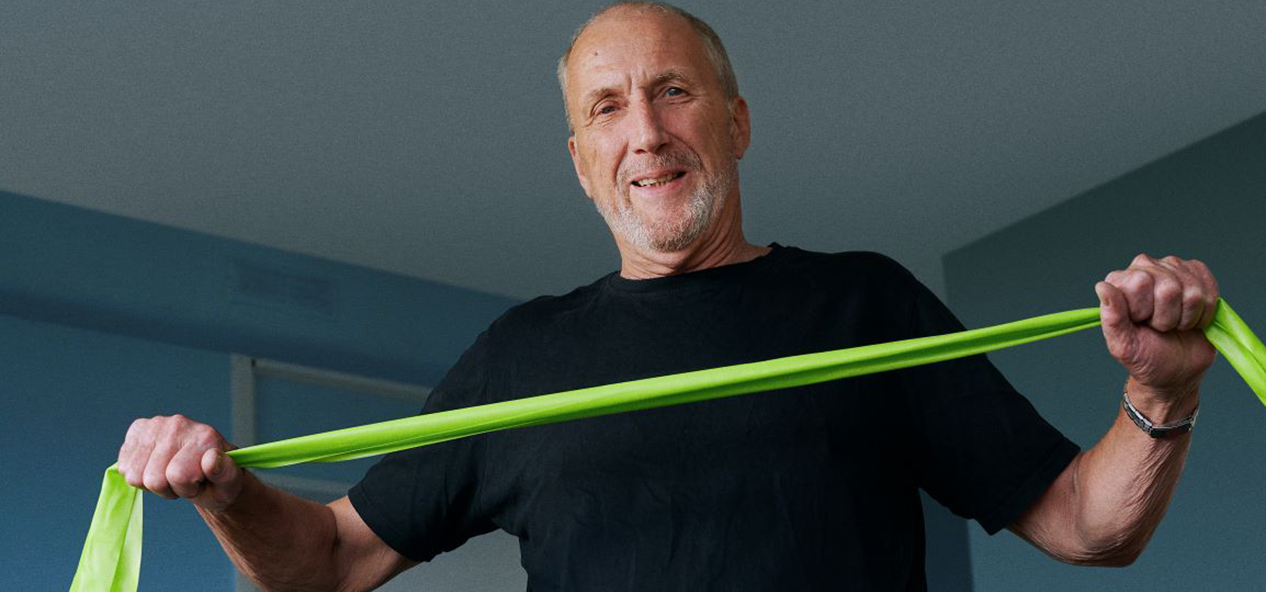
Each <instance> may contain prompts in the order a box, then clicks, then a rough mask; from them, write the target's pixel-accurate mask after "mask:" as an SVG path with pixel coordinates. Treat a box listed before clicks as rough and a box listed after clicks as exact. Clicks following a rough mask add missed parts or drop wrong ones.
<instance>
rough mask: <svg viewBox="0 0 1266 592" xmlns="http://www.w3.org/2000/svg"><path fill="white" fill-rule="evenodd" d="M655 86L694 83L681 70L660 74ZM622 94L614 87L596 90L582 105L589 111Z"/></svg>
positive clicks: (585, 98)
mask: <svg viewBox="0 0 1266 592" xmlns="http://www.w3.org/2000/svg"><path fill="white" fill-rule="evenodd" d="M654 81H655V86H659V85H661V84H663V83H665V82H692V80H691V78H690V77H689V76H686V75H685V74H683V73H682V72H681V71H680V70H668V71H666V72H664V73H663V74H659V75H657V76H655V78H654ZM618 94H620V89H619V88H617V87H614V86H604V87H601V88H595V89H593V90H591V91H589V92H587V93H585V95H584V96H583V97H581V101H580V104H581V105H582V106H583V107H585V108H586V109H588V108H589V107H592V106H593V104H594V103H597V102H598V101H600V100H602V99H605V98H607V97H610V96H613V95H618Z"/></svg>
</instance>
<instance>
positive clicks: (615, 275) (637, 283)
mask: <svg viewBox="0 0 1266 592" xmlns="http://www.w3.org/2000/svg"><path fill="white" fill-rule="evenodd" d="M768 246H769V248H770V250H769V252H768V253H765V254H764V255H761V256H759V257H756V258H755V259H751V260H748V261H744V262H742V263H731V264H729V265H719V266H717V267H709V268H707V269H701V270H699V271H691V272H688V273H681V274H676V275H668V276H663V277H656V278H648V279H641V280H632V279H628V278H625V277H621V276H620V272H619V271H614V272H611V274H609V275H608V276H607V277H606V278H604V280H605V281H604V282H603V283H604V285H605V286H606V287H607V288H608V289H610V290H613V291H616V292H627V293H649V292H664V291H676V290H680V289H687V288H691V287H694V286H707V285H713V284H714V282H717V281H724V280H726V279H729V278H737V277H743V276H746V275H749V274H752V273H757V272H759V271H761V270H763V269H765V268H767V267H768V266H769V265H771V264H774V263H777V261H778V260H779V259H782V258H783V257H784V256H785V255H786V254H787V252H788V250H789V247H784V246H783V245H780V244H778V243H769V245H768Z"/></svg>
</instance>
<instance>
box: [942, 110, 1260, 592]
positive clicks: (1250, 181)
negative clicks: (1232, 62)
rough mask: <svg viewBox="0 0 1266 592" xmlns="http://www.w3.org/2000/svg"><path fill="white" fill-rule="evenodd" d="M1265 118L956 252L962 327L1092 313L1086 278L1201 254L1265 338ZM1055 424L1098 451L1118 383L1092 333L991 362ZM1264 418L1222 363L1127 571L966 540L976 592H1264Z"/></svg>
mask: <svg viewBox="0 0 1266 592" xmlns="http://www.w3.org/2000/svg"><path fill="white" fill-rule="evenodd" d="M1264 223H1266V114H1263V115H1260V116H1257V117H1255V118H1253V119H1250V120H1248V121H1246V122H1244V123H1242V124H1240V125H1237V126H1235V127H1233V128H1231V129H1229V130H1226V131H1224V132H1222V133H1219V134H1217V135H1215V136H1213V137H1211V138H1209V139H1206V140H1204V141H1201V142H1199V143H1197V144H1194V145H1192V146H1190V147H1188V148H1186V149H1184V150H1181V151H1179V152H1177V153H1175V154H1173V155H1170V156H1168V157H1166V158H1163V159H1161V160H1159V161H1156V162H1154V163H1152V164H1149V165H1147V166H1146V167H1143V168H1142V169H1140V170H1138V171H1135V172H1134V173H1131V174H1129V175H1126V176H1124V177H1122V178H1120V179H1117V180H1114V181H1112V182H1110V183H1107V184H1105V185H1103V186H1101V187H1098V188H1095V189H1093V190H1091V191H1088V192H1086V193H1085V194H1083V195H1080V196H1077V197H1075V198H1073V199H1071V200H1069V201H1067V202H1065V203H1063V204H1061V205H1059V206H1057V207H1055V208H1052V209H1050V210H1048V211H1045V212H1043V213H1041V214H1039V215H1036V216H1033V217H1031V218H1029V219H1026V220H1024V221H1023V222H1020V223H1018V224H1015V225H1014V226H1011V227H1009V228H1006V229H1004V230H1002V231H1000V232H998V233H995V234H993V235H991V236H988V237H986V238H984V239H981V240H979V241H977V242H975V243H972V244H970V245H968V246H966V247H964V248H962V249H960V250H957V251H955V252H953V253H950V254H949V255H948V256H947V257H946V258H945V270H946V287H947V291H948V294H949V301H950V303H951V305H952V306H953V307H954V309H955V311H956V312H958V314H959V315H960V316H961V317H962V318H963V321H964V323H966V324H967V325H968V326H969V327H970V326H977V327H978V326H983V325H988V324H994V323H999V322H1004V321H1009V320H1015V319H1019V318H1023V317H1028V316H1033V315H1037V314H1041V313H1045V312H1054V311H1059V310H1068V309H1072V308H1079V307H1084V306H1094V305H1096V304H1097V302H1098V301H1097V299H1096V297H1095V294H1094V290H1093V286H1094V284H1095V282H1097V281H1099V280H1101V279H1103V276H1104V275H1105V274H1106V273H1107V272H1108V271H1110V270H1112V269H1117V268H1121V267H1124V266H1126V265H1128V264H1129V262H1130V260H1131V259H1132V258H1133V257H1134V256H1135V255H1136V254H1138V253H1139V252H1147V253H1149V254H1153V255H1158V256H1159V255H1161V254H1171V253H1172V254H1176V255H1179V256H1184V257H1195V258H1198V259H1201V260H1203V261H1205V262H1206V263H1208V264H1209V266H1210V267H1211V268H1212V269H1213V271H1214V273H1215V274H1216V275H1217V276H1218V279H1219V281H1220V283H1221V287H1222V292H1223V294H1224V295H1226V298H1227V300H1228V301H1230V302H1231V303H1232V304H1233V305H1234V306H1235V308H1236V310H1237V312H1239V313H1240V314H1241V316H1243V317H1244V319H1245V320H1246V321H1248V323H1249V325H1250V326H1253V327H1254V328H1255V329H1256V330H1257V332H1258V333H1259V334H1263V333H1266V266H1263V261H1266V243H1264V242H1263V240H1262V236H1263V233H1262V228H1263V224H1264ZM991 358H992V359H994V361H995V362H996V363H997V364H998V365H999V366H1000V367H1001V368H1002V369H1003V371H1004V372H1005V373H1006V374H1007V376H1008V377H1009V378H1010V379H1011V380H1012V381H1013V382H1014V383H1015V384H1016V386H1017V387H1019V388H1020V390H1021V391H1022V392H1024V393H1026V394H1027V395H1028V396H1029V398H1030V399H1032V400H1033V402H1034V404H1035V405H1036V406H1037V408H1038V409H1039V410H1040V411H1041V412H1042V414H1043V415H1044V416H1046V417H1047V418H1048V419H1049V420H1050V421H1051V423H1053V424H1054V425H1055V426H1056V427H1058V428H1060V429H1062V430H1064V432H1065V433H1066V434H1068V435H1069V436H1070V437H1071V438H1073V440H1075V441H1077V442H1078V443H1079V444H1081V445H1082V446H1083V447H1089V446H1091V445H1093V444H1094V443H1095V442H1096V441H1097V440H1098V439H1099V437H1100V436H1101V435H1102V434H1103V432H1104V431H1105V430H1106V429H1107V427H1108V425H1109V424H1110V423H1111V421H1112V419H1113V417H1114V416H1115V415H1116V412H1117V408H1118V405H1119V401H1120V391H1121V386H1122V384H1123V383H1124V381H1125V373H1124V371H1123V370H1121V368H1120V367H1119V366H1118V365H1117V364H1116V362H1115V361H1114V360H1113V359H1112V358H1111V357H1110V356H1108V354H1107V352H1106V350H1105V348H1104V346H1103V338H1102V335H1101V334H1100V333H1099V332H1097V331H1091V332H1085V333H1082V334H1077V335H1073V336H1067V337H1061V338H1059V339H1057V340H1054V341H1051V342H1044V343H1041V344H1034V345H1029V346H1025V347H1023V348H1019V349H1016V350H1007V351H1004V352H998V353H996V354H991ZM1263 426H1266V409H1263V407H1262V404H1261V403H1260V402H1258V400H1257V399H1256V398H1255V397H1254V396H1253V394H1252V391H1250V390H1249V389H1248V387H1246V386H1245V385H1244V384H1243V383H1242V382H1241V381H1240V380H1239V378H1238V377H1237V376H1236V375H1235V374H1234V371H1233V370H1231V368H1230V367H1229V365H1227V364H1226V363H1225V362H1224V361H1220V362H1219V363H1217V364H1215V366H1214V367H1213V369H1212V370H1211V371H1210V372H1209V374H1208V377H1207V379H1206V381H1205V386H1204V389H1203V395H1202V403H1201V409H1200V422H1199V425H1198V426H1197V427H1196V431H1195V433H1194V434H1193V440H1192V448H1191V454H1190V456H1189V458H1188V460H1187V468H1186V471H1185V472H1184V475H1183V479H1182V482H1181V484H1180V485H1179V488H1178V492H1177V495H1176V497H1175V499H1174V501H1173V503H1172V504H1171V505H1170V509H1169V513H1168V516H1167V517H1166V518H1165V520H1164V522H1163V523H1162V524H1161V526H1160V528H1159V530H1158V531H1157V532H1156V535H1155V537H1154V538H1153V540H1152V542H1151V544H1150V545H1149V547H1148V549H1147V551H1146V552H1145V553H1144V554H1143V556H1142V558H1140V559H1139V561H1138V562H1137V563H1135V565H1133V566H1131V567H1129V568H1126V569H1105V568H1078V567H1070V566H1064V565H1062V564H1058V563H1056V562H1054V561H1053V560H1050V559H1048V558H1046V557H1045V556H1043V555H1041V554H1040V553H1039V552H1038V551H1036V550H1034V549H1032V548H1031V547H1029V546H1028V545H1027V544H1025V543H1023V542H1021V541H1020V540H1019V539H1018V538H1017V537H1014V536H1012V535H1010V534H1000V535H998V536H995V537H992V538H990V537H987V536H985V535H984V534H983V533H982V532H981V531H979V530H978V529H974V530H973V531H972V537H971V539H972V544H971V549H972V560H973V572H974V576H975V582H976V589H977V590H979V591H981V592H992V591H995V590H998V591H1002V590H1007V591H1015V590H1051V589H1054V590H1140V591H1141V590H1147V591H1153V592H1154V591H1158V590H1176V591H1177V590H1182V591H1187V590H1262V589H1266V562H1263V561H1262V559H1261V558H1262V549H1264V548H1266V534H1263V526H1266V506H1263V505H1262V504H1261V503H1260V501H1261V492H1262V491H1263V489H1264V488H1266V456H1263V455H1262V454H1260V451H1261V450H1263V449H1266V429H1263Z"/></svg>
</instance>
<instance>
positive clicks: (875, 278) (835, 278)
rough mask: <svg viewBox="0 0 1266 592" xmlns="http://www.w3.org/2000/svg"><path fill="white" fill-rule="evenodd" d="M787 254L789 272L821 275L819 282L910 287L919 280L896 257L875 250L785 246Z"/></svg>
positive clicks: (783, 264)
mask: <svg viewBox="0 0 1266 592" xmlns="http://www.w3.org/2000/svg"><path fill="white" fill-rule="evenodd" d="M783 250H784V251H786V253H787V255H786V256H785V257H783V258H782V260H781V261H780V263H781V265H780V266H779V267H780V269H781V270H782V271H783V272H785V273H790V274H801V275H807V276H812V277H816V278H818V280H819V281H826V282H835V283H841V284H847V285H850V286H853V287H879V286H900V287H907V288H908V287H910V286H911V285H912V284H916V283H917V280H916V279H915V278H914V276H913V275H912V274H911V273H910V271H909V270H907V269H906V268H905V267H904V266H903V265H901V264H900V263H898V262H897V261H896V260H895V259H893V258H891V257H889V256H887V255H884V254H883V253H877V252H874V251H841V252H835V253H825V252H818V251H807V250H804V249H799V248H796V247H783Z"/></svg>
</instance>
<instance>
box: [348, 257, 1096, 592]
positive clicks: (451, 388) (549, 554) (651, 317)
mask: <svg viewBox="0 0 1266 592" xmlns="http://www.w3.org/2000/svg"><path fill="white" fill-rule="evenodd" d="M959 330H962V326H961V325H960V324H959V322H958V321H957V320H955V319H954V317H953V316H952V315H951V314H950V313H949V311H948V310H946V308H945V307H944V306H943V305H942V304H941V303H940V301H938V300H937V299H936V298H935V297H934V296H933V295H932V294H931V293H930V292H929V291H928V290H927V289H926V288H924V287H923V286H922V285H921V284H919V283H918V282H917V281H916V280H915V279H914V278H913V277H912V276H911V275H910V274H909V273H908V272H906V271H905V270H904V269H903V268H901V267H900V266H899V265H897V264H896V263H894V262H893V261H891V260H889V259H887V258H885V257H883V256H880V255H876V254H874V253H842V254H835V255H827V254H818V253H810V252H806V251H802V250H799V249H795V248H791V247H781V246H778V245H774V249H773V251H772V252H771V253H769V254H768V255H766V256H764V257H760V258H758V259H756V260H753V261H751V262H747V263H741V264H736V265H729V266H724V267H718V268H713V269H708V270H704V271H700V272H695V273H690V274H685V275H680V276H671V277H665V278H657V279H650V280H626V279H623V278H621V277H619V276H618V274H611V275H609V276H606V277H604V278H602V279H600V280H598V281H597V282H595V283H593V284H591V285H588V286H585V287H582V288H579V289H577V290H575V291H573V292H571V293H570V294H567V295H565V296H560V297H544V298H538V299H536V300H532V301H531V302H528V303H526V304H523V305H521V306H518V307H515V308H514V309H512V310H510V311H509V312H507V313H506V314H505V315H504V316H503V317H501V318H500V319H498V320H497V321H496V322H494V323H493V324H492V326H490V327H489V328H488V330H487V331H485V332H484V333H483V334H481V335H480V336H479V337H478V339H477V340H476V342H475V344H474V345H473V346H472V347H471V348H470V349H469V350H468V351H467V352H466V353H465V354H464V355H463V356H462V358H461V360H460V361H459V362H458V363H457V365H456V366H454V367H453V369H452V370H451V371H450V372H449V374H448V375H447V376H446V377H445V378H444V380H443V381H441V383H440V384H439V385H438V386H437V387H436V389H435V391H434V392H433V393H432V394H431V397H430V399H429V400H428V401H427V403H426V405H425V407H424V409H423V413H430V412H436V411H442V410H447V409H454V408H459V407H467V406H471V405H479V404H483V403H491V402H496V401H502V400H507V399H514V398H520V397H526V396H531V395H538V394H546V393H552V392H557V391H564V390H569V389H575V388H581V387H586V386H595V385H600V384H607V383H613V382H621V381H626V380H633V379H637V378H647V377H652V376H659V375H664V374H672V373H677V372H685V371H689V370H698V369H703V368H710V367H716V366H724V365H729V364H738V363H743V362H752V361H758V360H765V359H770V358H777V357H782V356H790V355H795V354H804V353H811V352H816V351H825V350H832V349H839V348H844V347H852V346H859V345H866V344H870V343H879V342H885V341H893V340H897V339H905V338H911V337H919V336H925V335H936V334H942V333H949V332H953V331H959ZM1077 452H1078V449H1077V447H1076V445H1074V444H1073V443H1072V442H1070V441H1068V440H1067V439H1066V438H1064V437H1063V436H1062V435H1061V434H1060V433H1059V432H1058V431H1056V430H1055V429H1054V428H1052V427H1051V426H1050V425H1049V424H1047V423H1046V422H1045V421H1044V420H1043V419H1042V418H1041V417H1039V416H1038V415H1037V413H1036V412H1035V411H1034V409H1033V407H1032V406H1031V405H1030V404H1029V403H1028V401H1027V400H1025V399H1024V398H1023V397H1022V396H1020V395H1019V394H1018V393H1016V392H1015V390H1014V389H1013V388H1012V387H1011V386H1010V385H1009V384H1008V383H1007V382H1006V380H1005V379H1004V378H1003V377H1002V376H1001V375H1000V374H999V373H998V371H997V370H996V369H995V368H994V367H993V366H992V365H991V364H990V363H989V362H988V361H987V360H986V359H985V357H984V356H976V357H973V358H967V359H963V360H957V361H950V362H942V363H939V364H933V365H930V366H923V367H918V368H911V369H907V370H900V371H896V372H889V373H883V374H876V375H870V376H863V377H858V378H851V379H846V380H840V381H835V382H829V383H824V384H818V385H812V386H804V387H798V388H793V389H784V390H779V391H771V392H766V393H757V394H750V395H743V396H738V397H732V398H727V399H720V400H715V401H706V402H701V403H692V404H687V405H680V406H675V407H666V408H660V409H652V410H646V411H638V412H633V413H625V414H620V415H613V416H606V417H599V418H592V419H585V420H578V421H572V422H566V423H560V424H553V425H547V426H537V427H530V428H523V429H517V430H509V431H504V432H497V433H493V434H486V435H482V436H476V437H472V438H466V439H462V440H456V441H452V442H447V443H443V444H437V445H434V446H428V447H422V448H416V449H413V450H408V451H404V452H399V453H395V454H392V455H389V456H387V457H386V458H384V459H383V460H382V461H381V462H379V463H378V464H377V465H375V466H374V467H373V468H372V469H371V470H370V471H369V473H368V474H367V475H366V477H365V479H364V480H363V481H362V482H361V483H359V484H358V485H357V486H356V487H355V488H353V489H352V491H351V492H350V494H349V495H350V498H351V501H352V504H353V506H354V507H355V508H356V510H357V512H358V513H359V514H360V516H361V518H362V519H364V520H365V522H366V523H367V524H368V525H369V527H370V528H371V529H372V530H373V531H374V532H375V533H377V534H378V536H379V537H381V538H382V540H383V541H385V542H386V543H387V544H388V545H390V546H391V547H392V548H394V549H395V550H396V551H398V552H399V553H400V554H402V555H404V556H405V557H408V558H410V559H413V560H416V561H425V560H428V559H430V558H432V557H434V556H435V555H437V554H439V553H441V552H444V551H447V550H451V549H454V548H456V547H457V546H459V545H461V544H462V543H463V542H464V541H466V540H467V539H468V538H470V537H473V536H476V535H479V534H482V533H486V532H490V531H492V530H495V529H497V528H501V529H504V530H505V531H506V532H509V533H510V534H512V535H515V536H517V537H518V538H519V539H520V547H521V550H522V561H523V566H524V567H525V568H526V570H527V573H528V588H529V590H534V591H546V590H572V591H611V590H628V591H634V590H636V591H647V590H655V591H667V590H690V591H697V590H725V591H727V592H732V591H741V590H752V591H773V590H922V589H925V587H926V585H925V582H924V567H923V545H924V542H923V517H922V512H921V508H920V502H919V495H918V489H919V488H920V487H922V488H923V489H924V490H926V491H927V492H928V493H929V494H930V495H931V496H932V497H934V498H935V499H936V500H938V501H939V502H941V503H942V504H944V505H946V506H947V507H949V509H950V510H952V511H953V512H954V513H956V514H959V515H961V516H965V517H969V518H974V519H976V520H977V521H979V522H980V524H981V525H982V526H984V528H985V530H986V531H988V532H990V533H993V532H996V531H998V530H999V529H1001V528H1003V527H1005V526H1006V525H1007V524H1008V523H1010V522H1011V521H1013V520H1014V519H1015V518H1017V517H1018V516H1019V515H1020V514H1021V513H1022V512H1023V511H1024V510H1025V509H1026V508H1027V507H1028V506H1029V505H1031V504H1032V503H1033V502H1034V501H1036V499H1037V498H1038V496H1040V495H1041V493H1042V492H1043V491H1044V490H1045V489H1046V488H1047V487H1048V486H1049V484H1050V483H1051V482H1052V481H1053V480H1054V479H1055V477H1056V476H1057V475H1058V474H1059V473H1060V472H1061V471H1062V470H1063V469H1064V467H1065V466H1067V464H1068V463H1069V462H1070V461H1071V460H1072V458H1073V457H1074V456H1075V455H1076V453H1077Z"/></svg>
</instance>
